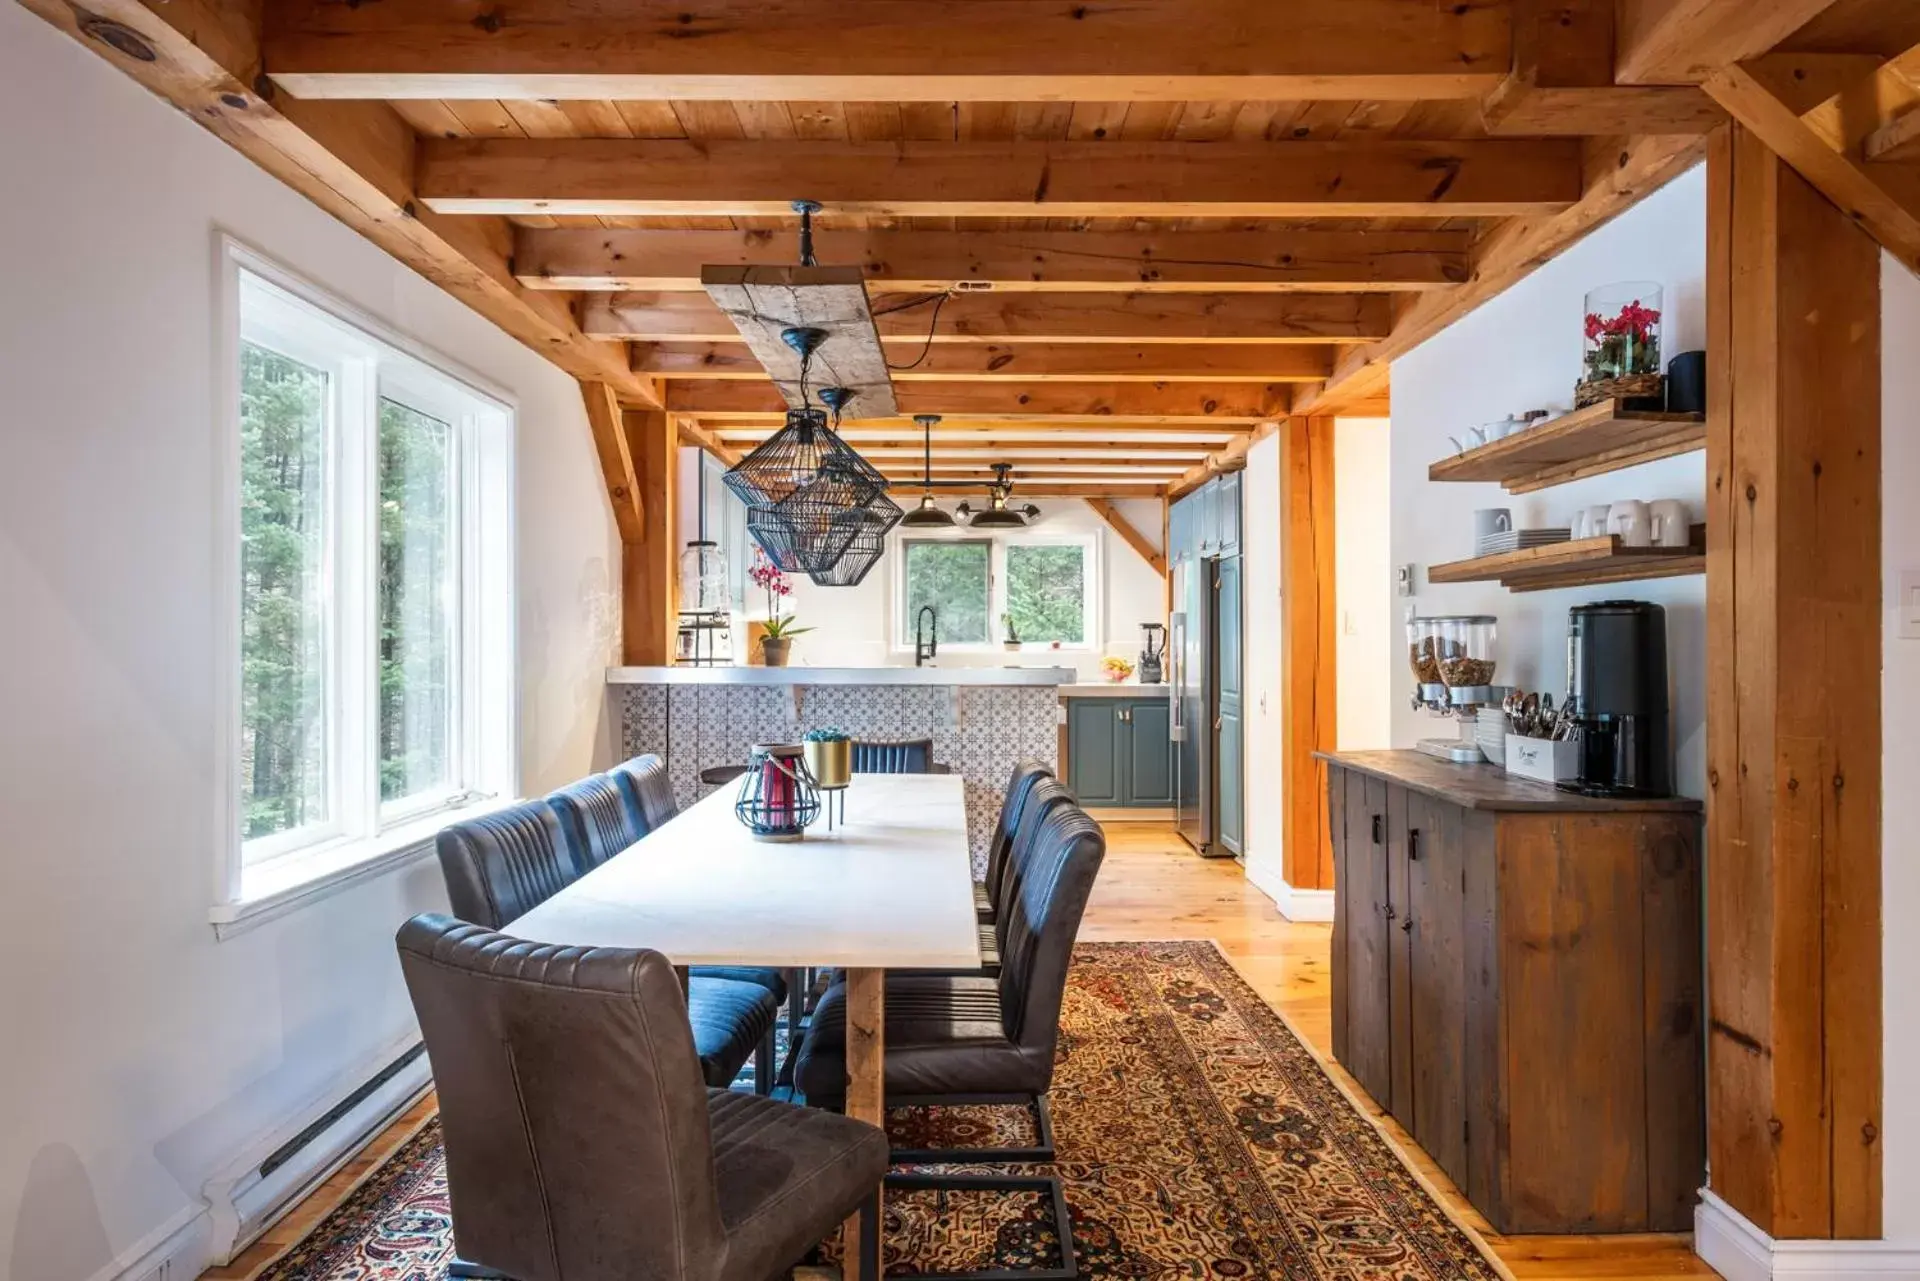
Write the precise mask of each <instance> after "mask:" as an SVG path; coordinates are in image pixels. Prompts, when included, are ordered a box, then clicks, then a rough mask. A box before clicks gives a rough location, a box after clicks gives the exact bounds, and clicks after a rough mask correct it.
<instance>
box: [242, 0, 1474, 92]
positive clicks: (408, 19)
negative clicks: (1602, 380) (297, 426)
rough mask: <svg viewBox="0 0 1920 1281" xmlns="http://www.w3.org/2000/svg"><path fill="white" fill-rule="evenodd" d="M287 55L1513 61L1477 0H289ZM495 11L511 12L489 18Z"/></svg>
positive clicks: (1007, 84) (686, 86)
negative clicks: (673, 4) (482, 11)
mask: <svg viewBox="0 0 1920 1281" xmlns="http://www.w3.org/2000/svg"><path fill="white" fill-rule="evenodd" d="M267 11H268V13H267V55H268V56H267V65H268V66H269V67H271V68H272V74H273V75H274V77H275V79H276V80H277V81H278V82H279V83H280V84H281V85H282V86H283V87H284V88H286V89H288V90H289V91H290V92H292V93H295V94H298V95H300V96H302V97H307V98H323V97H334V98H532V99H539V98H563V99H565V98H576V99H577V98H616V99H618V98H627V99H643V100H655V101H658V100H671V99H692V100H709V101H714V100H734V101H746V100H773V101H813V102H836V103H838V102H941V103H945V102H1020V101H1030V102H1063V101H1064V102H1071V101H1087V102H1126V101H1162V102H1178V101H1185V100H1188V99H1200V100H1239V99H1250V98H1251V99H1264V100H1300V99H1311V98H1338V99H1345V100H1360V99H1396V100H1400V101H1410V100H1421V99H1432V98H1462V97H1465V98H1472V97H1478V96H1479V95H1480V94H1483V93H1485V92H1486V91H1487V90H1488V89H1489V88H1491V87H1492V86H1493V84H1494V83H1495V82H1496V81H1497V80H1498V79H1499V77H1500V76H1501V75H1503V74H1504V73H1505V71H1506V68H1507V17H1506V13H1505V7H1504V6H1503V5H1500V4H1494V3H1486V2H1485V0H1469V2H1468V3H1461V4H1445V5H1440V4H1433V3H1430V0H1289V3H1287V4H1247V3H1244V2H1242V0H1131V2H1130V3H1128V4H1124V5H1106V6H1101V5H1087V6H1075V5H1065V4H1059V5H1053V4H1034V3H1031V0H968V2H967V3H966V4H942V5H924V4H922V5H916V4H900V3H897V0H793V2H791V3H785V4H780V5H768V4H765V3H760V2H759V0H705V2H704V3H702V4H701V5H700V6H698V8H697V9H695V10H677V9H673V8H663V7H661V6H658V5H644V4H642V5H636V4H633V3H632V2H631V0H516V3H514V4H513V5H512V6H511V7H510V8H498V7H496V8H494V9H492V10H489V11H488V15H483V17H482V18H480V19H476V18H475V17H474V16H473V12H474V11H473V10H472V8H471V7H470V6H449V5H447V4H446V3H444V0H381V3H379V4H373V5H348V4H338V3H329V2H328V0H270V2H269V3H268V5H267ZM487 16H491V17H492V19H493V20H492V21H487V20H485V17H487Z"/></svg>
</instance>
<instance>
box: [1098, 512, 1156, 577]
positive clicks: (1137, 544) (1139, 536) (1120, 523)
mask: <svg viewBox="0 0 1920 1281" xmlns="http://www.w3.org/2000/svg"><path fill="white" fill-rule="evenodd" d="M1087 506H1089V507H1091V508H1093V510H1094V512H1095V513H1096V514H1097V515H1098V516H1099V517H1100V519H1101V520H1104V521H1106V522H1107V527H1108V528H1109V529H1111V530H1112V531H1113V532H1114V533H1116V534H1118V535H1120V541H1122V542H1124V543H1125V544H1126V545H1127V546H1129V547H1131V548H1133V550H1134V552H1135V553H1136V554H1138V556H1139V557H1140V559H1141V560H1144V561H1145V562H1147V566H1148V567H1149V568H1150V569H1152V570H1153V572H1154V573H1156V574H1161V575H1165V574H1166V572H1167V558H1166V556H1165V555H1164V554H1162V552H1161V551H1160V549H1159V548H1157V547H1155V546H1154V545H1153V541H1152V540H1151V539H1149V538H1148V537H1147V536H1146V535H1145V534H1143V533H1141V532H1140V531H1139V530H1137V529H1135V528H1134V527H1133V522H1132V521H1130V520H1128V519H1127V515H1126V513H1125V512H1123V511H1121V510H1120V509H1119V508H1118V507H1115V506H1114V505H1113V503H1112V502H1111V501H1109V500H1108V499H1105V498H1089V499H1087Z"/></svg>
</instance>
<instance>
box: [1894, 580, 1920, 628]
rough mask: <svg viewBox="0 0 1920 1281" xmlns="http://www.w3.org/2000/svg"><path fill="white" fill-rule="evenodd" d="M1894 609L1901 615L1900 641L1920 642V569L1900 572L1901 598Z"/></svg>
mask: <svg viewBox="0 0 1920 1281" xmlns="http://www.w3.org/2000/svg"><path fill="white" fill-rule="evenodd" d="M1894 609H1895V610H1897V611H1898V612H1899V615H1900V639H1901V640H1920V569H1903V570H1901V571H1900V596H1899V598H1898V600H1896V601H1895V603H1894Z"/></svg>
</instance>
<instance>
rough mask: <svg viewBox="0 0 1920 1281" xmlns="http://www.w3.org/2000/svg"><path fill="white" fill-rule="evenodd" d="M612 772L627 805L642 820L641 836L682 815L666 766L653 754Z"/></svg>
mask: <svg viewBox="0 0 1920 1281" xmlns="http://www.w3.org/2000/svg"><path fill="white" fill-rule="evenodd" d="M610 772H611V774H612V775H613V778H614V779H615V781H617V782H618V783H619V784H620V786H621V787H622V788H623V789H625V791H626V793H627V804H628V805H629V806H631V807H632V808H633V810H634V812H635V813H636V814H637V815H638V816H639V819H640V824H641V827H640V832H641V835H643V836H644V835H645V834H646V833H648V832H651V831H652V830H653V829H654V828H656V827H658V826H660V825H661V824H662V823H664V822H666V821H667V820H668V819H670V818H672V817H674V816H675V815H676V814H678V813H679V812H680V803H679V802H678V801H676V800H675V799H674V797H673V780H672V779H670V778H668V777H667V765H666V762H665V761H662V760H661V759H660V758H659V757H658V756H655V755H654V754H653V753H651V752H649V753H647V754H646V755H645V756H636V757H634V758H633V759H632V760H630V761H622V762H620V763H619V764H618V765H616V766H614V767H613V769H612V770H611V771H610Z"/></svg>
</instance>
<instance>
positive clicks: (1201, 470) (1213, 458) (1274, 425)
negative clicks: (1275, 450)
mask: <svg viewBox="0 0 1920 1281" xmlns="http://www.w3.org/2000/svg"><path fill="white" fill-rule="evenodd" d="M1279 430H1280V423H1279V421H1278V420H1277V419H1274V420H1269V421H1267V422H1263V423H1261V424H1260V425H1259V426H1258V427H1256V428H1254V429H1253V431H1251V432H1249V433H1248V434H1247V435H1245V436H1242V437H1241V438H1240V439H1238V440H1236V441H1234V442H1233V443H1232V444H1230V445H1228V446H1227V447H1226V448H1225V449H1223V450H1221V451H1220V452H1219V453H1217V454H1213V455H1210V456H1209V457H1208V458H1206V459H1205V460H1204V461H1202V462H1198V463H1195V464H1194V465H1193V466H1192V467H1189V468H1188V469H1187V470H1186V471H1185V472H1183V473H1182V474H1181V475H1180V477H1179V478H1178V479H1177V480H1175V481H1174V482H1173V483H1172V484H1171V485H1168V486H1167V497H1169V498H1178V497H1180V496H1181V495H1183V494H1190V493H1192V492H1193V491H1194V490H1196V489H1198V488H1200V486H1202V485H1204V484H1206V483H1207V482H1208V481H1209V480H1212V479H1213V478H1214V477H1215V476H1218V475H1220V474H1222V473H1223V472H1230V471H1245V470H1246V469H1247V451H1248V450H1250V449H1252V448H1253V447H1254V446H1255V445H1257V444H1258V443H1260V442H1261V441H1263V440H1265V439H1266V438H1267V437H1269V436H1271V435H1273V433H1274V432H1276V431H1279Z"/></svg>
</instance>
